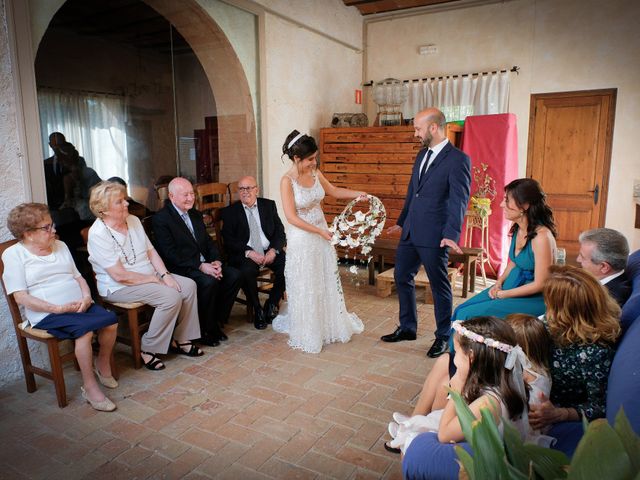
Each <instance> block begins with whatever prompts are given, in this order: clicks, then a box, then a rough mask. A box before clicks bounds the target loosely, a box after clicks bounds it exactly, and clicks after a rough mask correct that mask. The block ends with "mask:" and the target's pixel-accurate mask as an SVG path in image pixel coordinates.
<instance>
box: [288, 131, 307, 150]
mask: <svg viewBox="0 0 640 480" xmlns="http://www.w3.org/2000/svg"><path fill="white" fill-rule="evenodd" d="M305 135H306V133H299V134H298V135H296V136H295V137H293V139H292V140H291V141H290V142H289V144H288V145H287V150H288V149H290V148H291V147H293V146H294V145H295V143H296V142H297V141H298V140H300V139H301V138H302V137H304V136H305Z"/></svg>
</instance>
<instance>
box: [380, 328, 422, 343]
mask: <svg viewBox="0 0 640 480" xmlns="http://www.w3.org/2000/svg"><path fill="white" fill-rule="evenodd" d="M415 339H416V334H415V333H413V332H407V331H406V330H402V328H400V327H398V328H396V331H395V332H393V333H390V334H389V335H383V336H381V337H380V340H382V341H383V342H401V341H403V340H415Z"/></svg>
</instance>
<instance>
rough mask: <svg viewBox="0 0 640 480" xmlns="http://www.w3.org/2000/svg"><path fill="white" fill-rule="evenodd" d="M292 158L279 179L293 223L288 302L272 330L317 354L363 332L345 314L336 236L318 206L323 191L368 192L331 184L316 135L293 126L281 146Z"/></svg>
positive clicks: (357, 194)
mask: <svg viewBox="0 0 640 480" xmlns="http://www.w3.org/2000/svg"><path fill="white" fill-rule="evenodd" d="M282 153H283V155H287V156H288V157H289V158H290V159H291V161H292V162H293V164H292V166H291V169H289V171H288V172H287V173H286V174H285V175H284V176H283V177H282V179H281V180H280V194H281V195H282V204H283V207H284V213H285V216H286V217H287V220H288V222H289V229H288V231H287V262H286V264H285V278H286V284H287V304H286V305H284V306H283V308H282V310H281V312H280V315H278V316H277V317H276V318H275V319H274V321H273V329H274V330H275V331H277V332H283V333H288V334H289V345H290V346H291V347H292V348H295V349H299V350H303V351H305V352H309V353H319V352H320V351H321V350H322V346H323V345H324V344H328V343H333V342H342V343H345V342H348V341H349V340H350V339H351V335H353V334H354V333H361V332H362V331H363V330H364V325H363V324H362V321H361V320H360V318H358V316H357V315H356V314H355V313H349V312H347V308H346V307H345V304H344V296H343V294H342V284H341V282H340V276H339V273H338V261H337V256H336V251H335V249H334V248H333V246H332V245H331V237H332V234H331V232H329V230H328V228H327V222H326V221H325V218H324V213H323V212H322V208H321V206H320V202H321V201H322V199H323V198H324V196H325V192H326V193H327V194H329V195H331V196H332V197H335V198H341V199H354V198H359V197H363V198H364V196H365V195H366V194H365V193H364V192H357V191H355V190H349V189H346V188H338V187H335V186H333V185H332V184H331V183H330V182H329V181H328V180H327V179H326V178H325V177H324V175H322V173H321V172H320V171H319V170H318V169H317V168H316V167H317V160H318V146H317V145H316V141H315V140H314V138H313V137H310V136H309V135H305V134H302V133H299V132H298V131H297V130H294V131H293V132H291V133H290V134H289V136H288V137H287V139H286V140H285V142H284V145H283V146H282Z"/></svg>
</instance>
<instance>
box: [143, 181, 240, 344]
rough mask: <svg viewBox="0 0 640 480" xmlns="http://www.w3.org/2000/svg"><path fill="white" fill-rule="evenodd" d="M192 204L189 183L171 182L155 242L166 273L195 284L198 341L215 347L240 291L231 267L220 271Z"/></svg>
mask: <svg viewBox="0 0 640 480" xmlns="http://www.w3.org/2000/svg"><path fill="white" fill-rule="evenodd" d="M194 202H195V193H194V191H193V185H191V182H189V181H188V180H187V179H185V178H181V177H177V178H174V179H173V180H171V182H170V183H169V198H168V199H167V200H166V201H165V204H164V207H163V208H162V209H160V210H159V211H158V212H157V213H156V214H155V215H154V216H153V217H152V225H153V233H154V237H155V240H154V241H155V245H156V248H157V250H158V253H159V254H160V256H161V257H162V259H163V260H164V263H165V265H166V266H167V268H168V269H169V271H171V272H175V273H177V274H178V275H183V276H185V277H189V278H191V279H193V280H194V281H195V282H196V285H197V287H198V315H199V317H200V330H201V331H202V339H201V341H202V343H204V344H205V345H210V346H213V347H215V346H217V345H219V344H220V341H221V340H226V339H227V336H226V335H225V334H224V332H223V331H222V329H221V325H222V324H223V323H224V322H226V320H227V319H228V318H229V314H230V313H231V308H232V307H233V303H234V302H235V298H236V295H237V294H238V290H239V289H240V274H239V272H238V271H237V270H236V269H234V268H231V267H225V268H224V271H223V267H222V262H221V261H220V258H219V254H218V250H217V248H216V246H215V244H214V243H213V241H212V240H211V237H210V236H209V234H208V233H207V229H206V227H205V224H204V221H203V220H202V214H201V213H200V212H199V211H198V210H196V209H195V208H193V204H194ZM223 272H224V275H223Z"/></svg>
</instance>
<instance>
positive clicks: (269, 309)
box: [264, 302, 278, 323]
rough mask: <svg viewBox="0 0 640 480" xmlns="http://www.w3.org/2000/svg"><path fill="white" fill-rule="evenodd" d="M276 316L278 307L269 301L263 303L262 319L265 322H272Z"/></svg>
mask: <svg viewBox="0 0 640 480" xmlns="http://www.w3.org/2000/svg"><path fill="white" fill-rule="evenodd" d="M277 316H278V307H276V306H275V305H274V304H273V303H271V302H266V303H265V304H264V319H265V320H266V322H267V323H271V322H273V319H274V318H276V317H277Z"/></svg>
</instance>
